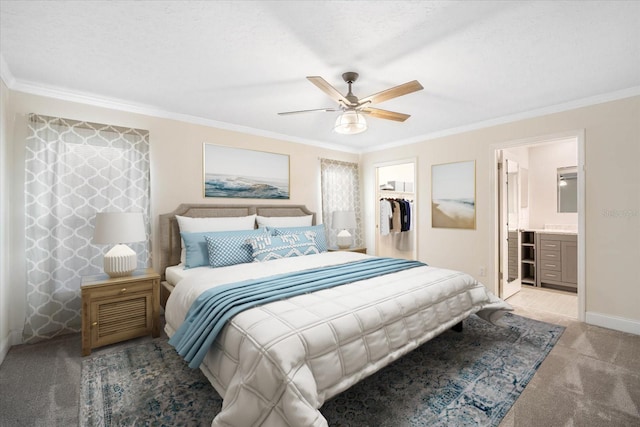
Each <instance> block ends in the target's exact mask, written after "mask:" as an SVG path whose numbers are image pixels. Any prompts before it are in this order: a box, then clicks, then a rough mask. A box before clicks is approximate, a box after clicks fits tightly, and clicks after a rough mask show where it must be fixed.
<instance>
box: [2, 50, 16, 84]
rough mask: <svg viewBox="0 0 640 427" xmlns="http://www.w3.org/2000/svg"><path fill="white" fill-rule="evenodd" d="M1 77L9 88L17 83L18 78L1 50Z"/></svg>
mask: <svg viewBox="0 0 640 427" xmlns="http://www.w3.org/2000/svg"><path fill="white" fill-rule="evenodd" d="M0 79H2V81H3V82H4V84H5V85H6V86H7V87H8V88H9V89H13V86H14V85H15V84H16V79H15V77H13V74H11V70H10V69H9V65H8V64H7V62H6V61H5V60H4V55H3V54H2V52H0Z"/></svg>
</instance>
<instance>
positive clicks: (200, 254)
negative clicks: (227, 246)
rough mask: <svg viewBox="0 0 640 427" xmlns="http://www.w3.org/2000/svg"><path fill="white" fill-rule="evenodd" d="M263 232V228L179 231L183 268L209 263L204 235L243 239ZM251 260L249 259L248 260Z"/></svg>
mask: <svg viewBox="0 0 640 427" xmlns="http://www.w3.org/2000/svg"><path fill="white" fill-rule="evenodd" d="M262 234H265V230H237V231H217V232H211V231H203V232H198V233H180V236H182V240H183V241H184V249H185V261H184V268H185V269H187V268H194V267H202V266H206V265H209V264H210V263H209V249H208V247H207V241H206V239H205V236H214V237H237V236H242V238H243V239H244V240H246V239H247V238H248V237H252V236H259V235H262ZM251 261H253V259H250V260H249V261H248V262H251Z"/></svg>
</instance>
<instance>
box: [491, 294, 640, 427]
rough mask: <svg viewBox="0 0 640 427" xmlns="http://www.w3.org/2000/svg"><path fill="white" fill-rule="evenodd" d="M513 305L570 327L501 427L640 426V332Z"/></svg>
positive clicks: (520, 311)
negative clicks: (617, 328) (628, 332)
mask: <svg viewBox="0 0 640 427" xmlns="http://www.w3.org/2000/svg"><path fill="white" fill-rule="evenodd" d="M510 303H511V304H512V305H514V307H515V309H516V310H515V313H516V314H519V315H521V316H525V317H530V318H532V319H538V320H543V321H546V322H550V323H555V324H559V325H563V326H565V327H566V328H567V329H566V330H565V332H564V333H563V334H562V337H560V340H559V341H558V343H557V344H556V346H555V347H554V348H553V350H551V353H549V355H548V356H547V358H546V359H545V361H544V362H543V363H542V365H541V366H540V368H539V369H538V372H537V373H536V374H535V375H534V377H533V379H532V380H531V382H530V383H529V384H528V385H527V388H526V389H525V390H524V392H523V393H522V395H521V396H520V398H519V399H518V400H517V401H516V403H515V404H514V405H513V406H512V408H511V410H510V411H509V412H508V413H507V415H506V417H505V418H504V419H503V420H502V423H501V424H500V427H527V426H531V427H534V426H535V427H546V426H548V427H556V426H576V427H577V426H580V427H592V426H603V427H604V426H607V427H612V426H616V427H617V426H620V427H623V426H624V427H627V426H640V336H638V335H632V334H626V333H623V332H617V331H613V330H610V329H605V328H600V327H597V326H590V325H587V324H584V323H580V322H578V321H577V320H575V319H574V318H571V317H568V316H564V315H560V314H554V313H550V312H547V311H536V310H532V309H530V308H524V307H521V306H517V305H516V304H515V303H514V301H511V300H510ZM545 308H547V309H548V307H545Z"/></svg>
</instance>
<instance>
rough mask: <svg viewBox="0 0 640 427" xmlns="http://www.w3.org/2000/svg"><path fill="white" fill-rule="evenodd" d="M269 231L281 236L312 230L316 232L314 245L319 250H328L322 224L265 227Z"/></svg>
mask: <svg viewBox="0 0 640 427" xmlns="http://www.w3.org/2000/svg"><path fill="white" fill-rule="evenodd" d="M267 229H268V230H269V232H270V233H271V234H273V235H274V236H282V235H285V234H301V233H304V232H306V231H314V232H315V233H316V246H317V247H318V250H319V251H320V252H327V251H328V250H329V248H328V246H327V236H326V233H325V229H324V224H318V225H311V226H309V227H286V228H285V227H277V228H275V227H267Z"/></svg>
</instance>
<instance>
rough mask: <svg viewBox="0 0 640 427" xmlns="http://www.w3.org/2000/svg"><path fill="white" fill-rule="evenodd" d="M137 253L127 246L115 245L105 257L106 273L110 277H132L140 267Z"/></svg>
mask: <svg viewBox="0 0 640 427" xmlns="http://www.w3.org/2000/svg"><path fill="white" fill-rule="evenodd" d="M137 258H138V257H137V255H136V253H135V252H134V251H133V249H131V248H130V247H129V246H127V245H115V246H114V247H113V248H111V250H110V251H109V252H107V253H106V255H105V256H104V272H105V273H107V274H108V275H109V277H123V276H130V275H131V273H133V271H134V270H135V269H136V267H137V266H138V259H137Z"/></svg>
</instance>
